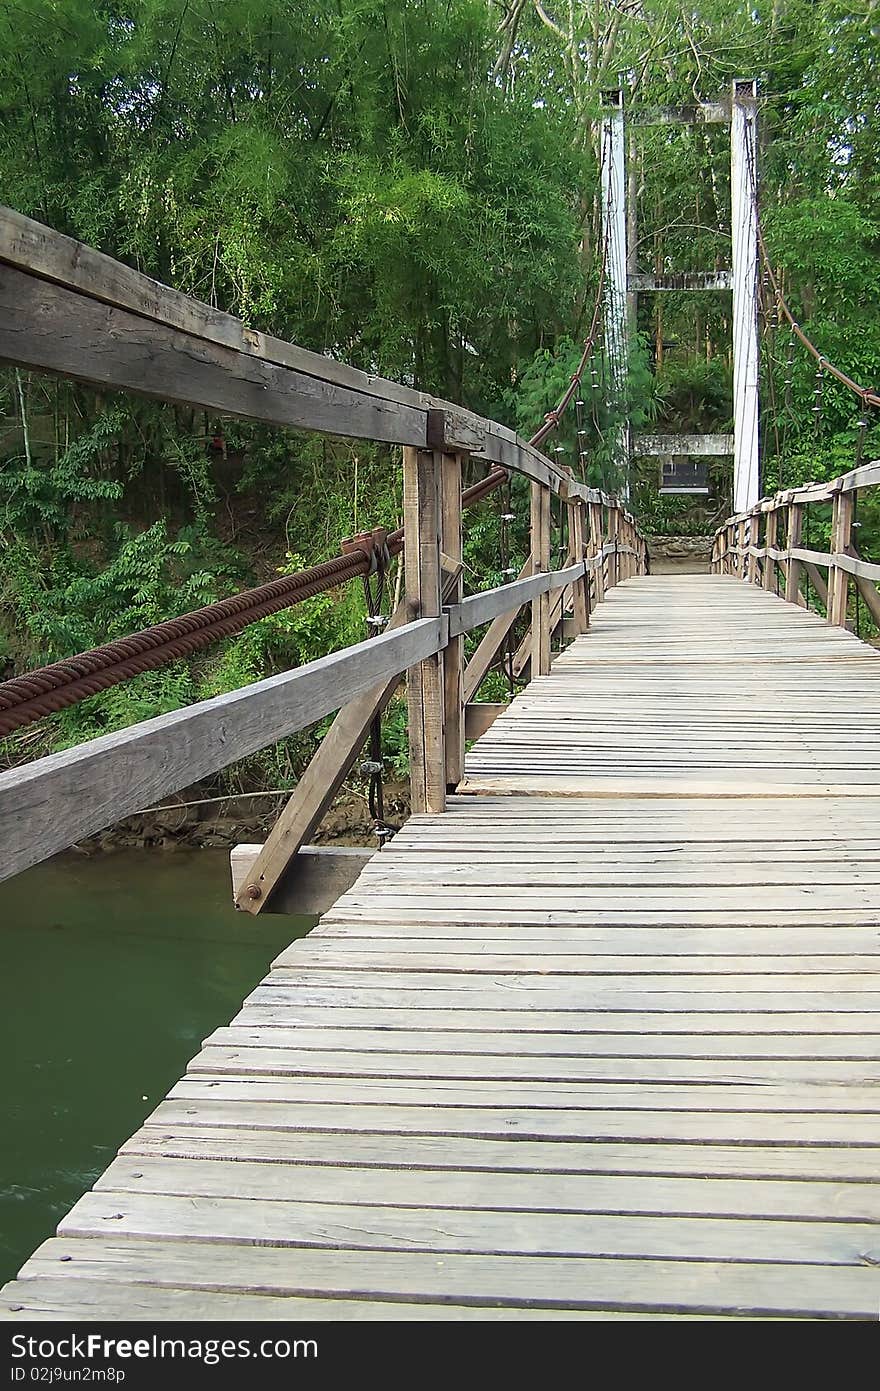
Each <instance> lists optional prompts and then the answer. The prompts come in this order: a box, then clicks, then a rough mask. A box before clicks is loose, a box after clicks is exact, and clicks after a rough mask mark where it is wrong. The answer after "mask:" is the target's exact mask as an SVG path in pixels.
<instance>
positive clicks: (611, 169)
mask: <svg viewBox="0 0 880 1391" xmlns="http://www.w3.org/2000/svg"><path fill="white" fill-rule="evenodd" d="M602 102H603V117H602V129H601V187H602V220H603V233H604V242H605V304H604V311H605V342H606V350H607V353H608V360H609V374H610V379H611V388H612V393H613V396H614V398H615V399H616V400H617V402H618V403H622V402H623V401H624V399H625V390H626V375H627V345H628V341H629V337H630V334H631V332H632V331H633V329H634V327H635V322H636V306H637V301H638V296H639V294H641V293H645V292H656V293H663V292H664V291H677V292H678V291H683V290H696V291H704V290H722V291H732V293H733V311H732V316H731V319H732V349H733V434H732V435H728V434H699V435H697V434H645V435H637V436H633V435H632V433H631V431H630V428H629V425H628V424H626V423H625V417H624V423H622V424H621V425H620V426H619V428H618V432H617V436H616V439H615V454H616V459H615V462H616V464H617V467H618V471H619V472H620V474H621V476H622V477H623V478H624V479H625V480H626V486H625V487H624V489H623V491H624V492H625V493H626V494H627V495H628V492H629V479H630V475H631V467H632V459H633V458H643V457H648V456H655V457H659V458H660V460H661V461H662V463H661V470H662V472H661V491H663V492H668V493H704V492H706V491H707V486H706V484H705V468H704V465H703V463H702V462H701V461H704V460H705V459H706V458H707V457H709V456H725V457H729V458H732V460H733V506H734V511H736V512H744V511H747V510H748V509H749V508H751V507H753V506H754V505H755V503H756V502H757V501H758V498H759V496H760V459H759V437H758V219H757V207H756V183H757V181H756V177H755V170H756V160H757V87H756V83H755V82H754V81H753V80H752V79H750V78H748V79H737V80H736V81H734V83H733V84H732V89H731V94H730V98H729V100H727V101H718V102H699V103H697V104H695V105H693V106H684V107H669V106H665V107H641V108H639V107H634V108H632V109H631V110H629V111H626V110H625V107H624V97H623V90H622V89H621V88H618V89H615V90H613V91H607V92H605V93H603V99H602ZM720 122H723V123H725V124H728V125H729V126H730V189H731V198H730V203H731V207H730V229H731V259H730V266H729V268H728V269H725V270H708V271H697V272H694V271H689V272H686V273H680V272H679V273H668V274H667V273H654V274H644V273H642V272H640V271H639V269H638V254H637V253H638V242H637V222H636V216H635V212H636V210H635V188H634V187H633V186H629V187H628V182H627V168H626V143H627V125H629V126H633V127H639V126H649V125H689V124H690V125H695V124H701V123H705V124H716V123H720Z"/></svg>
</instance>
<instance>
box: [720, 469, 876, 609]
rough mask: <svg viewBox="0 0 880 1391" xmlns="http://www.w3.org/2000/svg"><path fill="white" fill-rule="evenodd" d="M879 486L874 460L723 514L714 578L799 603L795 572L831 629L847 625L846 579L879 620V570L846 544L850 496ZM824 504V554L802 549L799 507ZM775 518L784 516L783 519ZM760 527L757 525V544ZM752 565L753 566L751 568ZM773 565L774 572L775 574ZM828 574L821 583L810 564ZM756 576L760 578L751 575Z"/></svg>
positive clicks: (849, 540)
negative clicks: (827, 533)
mask: <svg viewBox="0 0 880 1391" xmlns="http://www.w3.org/2000/svg"><path fill="white" fill-rule="evenodd" d="M878 484H880V460H875V461H873V462H872V463H870V464H863V465H862V466H861V467H859V468H856V469H851V470H850V472H849V473H844V474H841V475H840V477H838V478H833V479H831V481H830V482H827V483H806V484H804V485H803V486H802V487H799V488H788V489H784V490H782V491H780V492H778V493H775V494H774V495H773V496H772V497H766V498H762V499H761V501H760V502H758V503H756V504H755V506H754V507H753V508H751V509H750V510H749V511H748V512H740V513H737V514H736V515H735V516H732V517H728V518H727V521H725V522H723V523H722V525H721V526H720V527H719V528H718V530H717V531H716V532H715V537H714V540H713V544H712V561H711V564H712V569H713V571H714V572H715V573H717V574H726V575H735V576H738V577H739V578H740V579H749V580H751V581H752V582H756V583H757V582H760V583H761V584H762V586H763V588H765V589H773V588H774V585H775V587H776V588H777V591H778V590H779V589H780V580H781V581H782V587H783V588H784V597H785V598H786V599H787V600H789V602H791V603H797V604H800V605H805V604H806V599H805V598H804V596H803V594H802V591H801V578H802V574H803V571H804V570H805V571H806V574H807V576H808V577H809V578H810V580H811V581H812V583H813V585H814V588H816V590H817V592H818V593H819V597H820V599H821V601H822V603H823V604H824V605H825V606H826V611H827V619H828V622H829V623H833V624H834V625H835V626H836V627H842V628H845V627H846V626H847V607H848V601H849V580H850V577H852V578H853V579H854V580H855V583H856V587H857V589H858V592H859V594H860V595H861V596H862V598H863V599H864V600H865V603H866V605H867V607H868V609H869V611H870V612H871V615H872V617H873V618H874V620H875V622H878V623H880V595H878V592H877V590H876V588H875V584H877V583H880V565H876V564H874V563H873V562H871V561H868V560H863V559H862V558H861V556H859V555H857V554H856V550H855V546H854V544H853V521H854V500H855V495H856V493H858V492H859V491H860V490H861V489H862V488H871V487H876V486H877V485H878ZM828 502H830V503H831V504H832V521H831V547H832V549H831V550H830V551H816V550H812V549H811V548H809V547H807V546H804V545H802V544H801V543H802V540H803V529H804V516H805V509H806V508H807V507H808V506H810V504H816V503H828ZM783 514H785V515H784V517H783ZM783 520H784V521H785V524H786V545H785V546H780V545H779V544H778V537H779V533H780V522H782V521H783ZM762 523H763V525H764V528H765V536H764V544H763V545H762V544H761V541H760V533H761V526H762ZM759 562H760V566H759ZM777 566H778V567H779V568H778V570H777ZM820 566H821V567H822V568H823V569H826V570H827V571H828V580H827V584H826V583H825V581H824V580H822V579H821V576H820V575H819V570H818V568H817V567H820ZM759 571H760V573H759Z"/></svg>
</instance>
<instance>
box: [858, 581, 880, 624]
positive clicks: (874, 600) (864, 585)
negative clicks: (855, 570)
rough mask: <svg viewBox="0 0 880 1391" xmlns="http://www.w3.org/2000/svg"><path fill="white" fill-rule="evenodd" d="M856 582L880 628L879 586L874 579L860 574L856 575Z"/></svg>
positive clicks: (866, 605)
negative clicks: (866, 578)
mask: <svg viewBox="0 0 880 1391" xmlns="http://www.w3.org/2000/svg"><path fill="white" fill-rule="evenodd" d="M855 584H856V589H857V590H858V591H859V593H860V594H861V596H862V598H863V599H864V601H865V607H866V608H867V610H868V612H869V614H870V615H871V617H872V618H873V620H874V622H875V623H876V624H877V627H878V628H880V594H878V593H877V586H876V585H875V584H874V583H873V581H872V580H865V579H862V577H861V576H860V575H857V576H856V580H855Z"/></svg>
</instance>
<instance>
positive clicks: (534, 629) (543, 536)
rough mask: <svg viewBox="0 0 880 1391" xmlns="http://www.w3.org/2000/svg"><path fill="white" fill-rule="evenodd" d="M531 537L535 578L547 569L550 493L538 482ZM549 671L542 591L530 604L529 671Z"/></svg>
mask: <svg viewBox="0 0 880 1391" xmlns="http://www.w3.org/2000/svg"><path fill="white" fill-rule="evenodd" d="M530 536H531V547H532V565H533V566H534V569H535V578H536V579H537V578H538V576H539V574H540V572H546V571H548V570H549V569H550V494H549V493H548V492H547V490H546V489H545V488H541V487H540V486H539V485H538V484H537V483H533V484H532V487H531V515H530ZM549 670H550V598H549V591H548V590H544V591H543V592H542V593H540V594H538V595H537V596H535V597H534V598H533V599H532V601H531V672H532V676H545V675H546V674H547V673H548V672H549Z"/></svg>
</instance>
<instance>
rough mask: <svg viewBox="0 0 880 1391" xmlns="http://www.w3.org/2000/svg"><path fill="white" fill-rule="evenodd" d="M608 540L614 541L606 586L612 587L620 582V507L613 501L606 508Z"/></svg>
mask: <svg viewBox="0 0 880 1391" xmlns="http://www.w3.org/2000/svg"><path fill="white" fill-rule="evenodd" d="M608 540H609V541H613V542H614V550H613V551H612V552H611V554H610V555H609V557H608V586H609V588H613V587H614V585H616V584H619V583H620V552H619V551H618V549H617V547H618V546H619V545H620V508H619V507H618V506H617V504H616V503H613V504H612V505H611V507H609V508H608Z"/></svg>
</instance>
